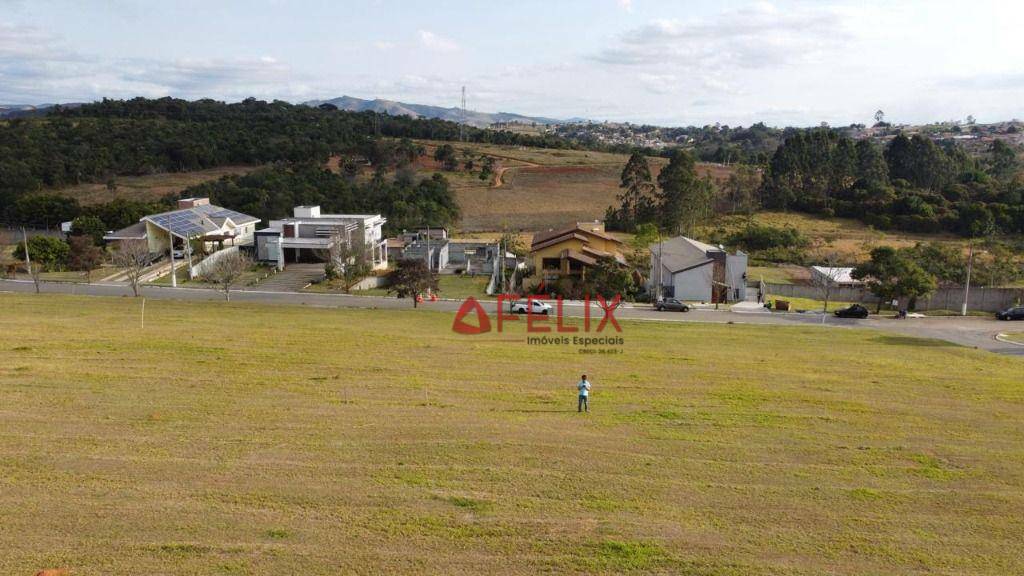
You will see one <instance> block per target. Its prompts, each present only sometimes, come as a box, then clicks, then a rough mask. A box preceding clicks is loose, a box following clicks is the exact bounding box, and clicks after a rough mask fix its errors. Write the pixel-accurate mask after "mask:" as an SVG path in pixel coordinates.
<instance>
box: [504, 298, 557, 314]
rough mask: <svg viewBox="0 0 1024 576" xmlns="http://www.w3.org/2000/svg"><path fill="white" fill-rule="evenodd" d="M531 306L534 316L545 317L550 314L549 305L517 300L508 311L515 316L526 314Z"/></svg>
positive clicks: (536, 301) (538, 301)
mask: <svg viewBox="0 0 1024 576" xmlns="http://www.w3.org/2000/svg"><path fill="white" fill-rule="evenodd" d="M531 303H532V304H531ZM531 305H532V306H533V313H534V314H543V315H545V316H547V315H548V314H549V313H550V312H551V304H548V303H547V302H542V301H540V300H517V301H515V302H513V303H512V305H511V306H510V311H511V312H513V313H516V314H526V313H527V312H529V311H530V306H531Z"/></svg>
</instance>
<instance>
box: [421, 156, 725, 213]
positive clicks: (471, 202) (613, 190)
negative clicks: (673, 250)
mask: <svg viewBox="0 0 1024 576" xmlns="http://www.w3.org/2000/svg"><path fill="white" fill-rule="evenodd" d="M420 143H421V144H423V145H424V146H425V148H426V149H427V158H429V157H431V155H432V154H433V150H434V148H435V147H436V146H437V145H438V143H437V142H431V141H421V142H420ZM463 148H467V149H470V150H473V152H474V154H477V155H479V154H486V155H488V156H493V157H495V158H498V159H499V161H500V163H501V166H502V168H503V170H502V174H501V186H493V185H492V184H491V183H485V182H482V181H480V180H479V179H478V178H476V177H475V176H471V175H467V174H465V173H461V172H454V173H453V172H443V174H444V175H445V177H446V178H448V179H449V180H450V181H451V182H452V186H453V188H454V189H455V193H456V197H457V199H458V201H459V207H460V208H461V209H462V220H461V222H460V223H459V228H460V230H462V231H464V232H479V231H493V230H497V229H499V228H500V227H501V225H503V224H504V225H507V226H508V227H510V228H512V229H516V230H525V231H531V232H536V231H540V230H547V229H548V228H554V227H559V226H564V225H566V224H569V223H572V222H574V221H586V220H595V219H603V218H604V214H605V209H606V208H608V206H611V205H617V204H618V200H617V199H616V196H618V195H619V194H620V193H621V192H622V190H621V189H620V188H619V176H620V174H621V172H622V168H623V167H624V166H625V165H626V161H627V160H628V159H629V155H627V154H611V153H606V152H592V151H586V150H554V149H542V148H525V147H519V146H498V145H492V144H470V143H467V144H464V145H457V146H456V150H457V151H459V152H460V154H461V150H462V149H463ZM649 161H650V164H651V172H652V175H653V176H654V177H655V178H656V177H657V174H658V172H659V171H660V170H661V167H662V166H664V165H665V164H666V163H667V162H668V161H667V160H666V159H664V158H650V159H649ZM421 169H422V170H424V171H426V172H432V171H435V170H436V169H437V166H436V165H435V164H433V163H432V162H431V161H429V160H427V161H425V163H424V165H423V166H422V167H421ZM698 171H699V172H700V173H701V174H702V175H703V174H709V175H711V176H712V177H713V178H715V179H719V180H724V179H725V178H728V176H729V173H730V169H729V168H726V167H724V166H718V165H715V164H699V165H698Z"/></svg>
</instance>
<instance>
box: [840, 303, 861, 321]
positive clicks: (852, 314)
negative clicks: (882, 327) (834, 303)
mask: <svg viewBox="0 0 1024 576" xmlns="http://www.w3.org/2000/svg"><path fill="white" fill-rule="evenodd" d="M836 316H838V317H839V318H867V317H868V309H867V308H865V307H863V306H861V305H860V304H854V305H853V306H849V307H846V308H840V309H839V310H836Z"/></svg>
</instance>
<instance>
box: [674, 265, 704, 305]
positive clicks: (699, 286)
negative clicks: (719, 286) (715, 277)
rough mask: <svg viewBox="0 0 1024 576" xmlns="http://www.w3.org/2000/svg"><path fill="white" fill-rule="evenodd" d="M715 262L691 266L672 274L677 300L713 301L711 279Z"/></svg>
mask: <svg viewBox="0 0 1024 576" xmlns="http://www.w3.org/2000/svg"><path fill="white" fill-rule="evenodd" d="M713 270H714V264H713V263H712V262H708V263H707V264H705V265H703V266H698V267H696V268H691V269H689V270H685V271H683V272H677V273H675V274H673V275H672V285H673V286H675V298H676V299H677V300H694V301H699V302H710V301H711V280H712V271H713Z"/></svg>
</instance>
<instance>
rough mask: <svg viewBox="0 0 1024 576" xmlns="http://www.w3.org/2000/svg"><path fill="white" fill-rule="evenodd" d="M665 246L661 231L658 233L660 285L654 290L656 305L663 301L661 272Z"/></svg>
mask: <svg viewBox="0 0 1024 576" xmlns="http://www.w3.org/2000/svg"><path fill="white" fill-rule="evenodd" d="M663 244H664V241H662V239H661V231H660V230H659V231H658V283H657V285H655V287H654V289H655V290H656V292H655V295H654V302H655V303H657V302H658V301H659V300H661V280H662V278H661V274H662V272H661V246H662V245H663Z"/></svg>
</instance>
